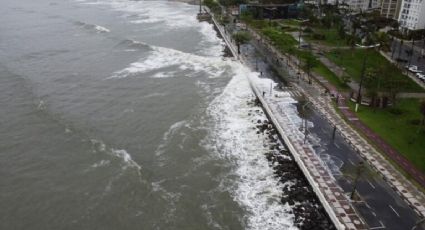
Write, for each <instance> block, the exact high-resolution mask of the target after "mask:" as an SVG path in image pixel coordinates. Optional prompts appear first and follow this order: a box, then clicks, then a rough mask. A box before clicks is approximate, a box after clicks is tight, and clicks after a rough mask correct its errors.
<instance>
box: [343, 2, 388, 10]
mask: <svg viewBox="0 0 425 230" xmlns="http://www.w3.org/2000/svg"><path fill="white" fill-rule="evenodd" d="M340 3H345V4H347V5H348V6H349V8H350V9H351V10H354V11H356V12H359V11H367V10H370V9H377V8H379V7H380V0H342V1H340Z"/></svg>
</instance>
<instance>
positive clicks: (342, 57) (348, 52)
mask: <svg viewBox="0 0 425 230" xmlns="http://www.w3.org/2000/svg"><path fill="white" fill-rule="evenodd" d="M326 57H327V58H329V59H330V60H331V61H332V62H334V63H335V64H337V65H339V66H341V67H343V68H344V69H345V71H346V72H347V74H348V75H349V76H350V77H351V78H352V79H354V80H355V81H357V82H359V81H360V77H361V71H362V67H363V60H364V59H365V58H366V69H370V68H373V69H376V70H379V72H380V74H382V75H383V76H382V83H385V81H386V80H387V79H389V78H391V79H394V80H396V81H397V82H399V83H400V91H402V92H424V89H423V88H422V87H421V86H419V85H418V84H417V83H416V82H414V81H413V80H412V79H410V78H409V77H408V76H406V75H404V74H403V73H402V72H401V70H400V69H398V68H397V66H395V65H394V64H392V63H390V62H389V61H388V60H387V59H385V58H384V57H383V56H382V55H381V54H380V53H379V52H378V51H376V50H365V49H354V50H352V49H336V50H332V51H330V52H328V53H326Z"/></svg>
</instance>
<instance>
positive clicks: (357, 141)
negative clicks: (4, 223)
mask: <svg viewBox="0 0 425 230" xmlns="http://www.w3.org/2000/svg"><path fill="white" fill-rule="evenodd" d="M249 31H250V32H251V33H252V34H254V37H256V38H258V39H259V41H262V42H263V43H264V44H266V47H268V48H269V49H270V50H271V52H272V53H273V54H274V55H276V56H277V57H278V58H279V59H280V60H281V61H282V62H284V63H285V62H286V64H287V67H288V69H290V70H291V71H292V72H293V73H294V74H295V73H296V72H297V71H298V66H297V60H296V57H293V56H286V55H282V54H281V53H280V52H278V51H277V50H276V49H275V48H274V47H273V46H272V45H271V44H270V43H269V42H268V41H267V40H266V39H261V36H259V35H258V34H257V33H256V32H255V31H253V30H249ZM301 75H306V73H304V72H303V71H302V70H301ZM312 77H313V78H314V79H315V80H316V81H313V84H312V85H309V88H308V89H306V88H305V87H302V86H301V85H300V84H293V86H294V87H295V88H297V89H298V90H299V91H301V92H303V93H304V95H305V96H306V97H307V98H308V99H309V101H310V102H311V103H312V104H313V105H314V107H315V108H316V109H318V111H319V112H320V113H321V114H322V115H323V116H324V117H325V118H326V119H327V120H328V121H329V122H330V123H331V124H333V125H334V126H336V127H337V130H338V131H339V132H341V135H342V136H343V137H344V138H345V140H346V141H347V142H348V143H349V144H350V145H351V146H352V147H353V148H354V149H355V150H356V152H357V153H358V154H359V155H360V156H361V157H362V158H363V159H365V160H366V161H367V162H368V163H369V164H370V165H371V166H372V167H373V168H374V169H375V170H376V171H377V172H378V173H379V174H380V175H381V176H382V177H383V178H384V179H385V180H386V181H387V182H388V184H389V185H390V186H391V187H392V188H393V189H394V191H395V192H396V193H397V194H398V195H399V196H400V197H401V198H402V199H403V200H404V201H405V202H406V203H407V204H408V205H409V206H410V207H411V208H412V209H413V210H415V212H416V213H417V214H418V215H419V216H422V217H425V195H424V194H423V193H422V192H421V191H419V190H418V188H417V187H415V186H414V185H413V184H412V183H411V182H410V181H408V180H407V179H406V178H405V176H404V175H402V174H401V173H400V172H399V171H398V170H397V169H395V168H394V166H393V165H391V164H390V163H389V162H388V160H387V159H385V158H384V157H383V156H382V155H381V154H380V153H379V152H378V151H377V150H376V149H375V148H374V147H373V146H372V145H371V144H369V142H367V141H366V140H365V139H364V138H363V137H362V136H361V135H360V134H359V133H358V132H357V131H355V130H354V129H353V127H352V126H350V125H349V124H348V123H347V122H346V121H345V120H344V119H343V118H342V117H341V116H340V115H339V114H338V113H337V111H336V110H335V107H334V102H333V100H332V99H331V98H330V97H323V96H319V97H318V95H320V94H321V93H322V92H324V91H325V89H327V90H328V91H329V92H330V93H331V94H334V95H338V94H339V93H338V91H337V90H336V88H335V87H334V86H333V85H331V84H330V83H329V82H328V81H327V80H326V79H324V78H323V77H321V76H319V75H313V76H312ZM312 89H313V90H312ZM337 107H338V109H339V110H340V111H341V113H342V114H343V116H344V117H345V118H346V119H347V120H348V122H350V123H351V125H353V126H355V127H356V128H357V129H359V130H361V131H362V132H364V133H365V135H366V136H367V137H368V138H370V139H371V140H375V141H376V143H377V145H378V146H382V149H383V150H384V151H386V154H387V155H388V156H389V157H394V159H395V161H397V162H401V166H402V167H403V168H404V169H406V171H407V172H411V173H412V175H415V176H416V178H417V179H418V181H422V180H423V181H424V182H425V180H424V179H425V178H424V175H423V173H421V172H419V171H418V170H416V169H415V167H413V166H412V164H411V163H410V162H408V161H407V160H406V159H405V158H404V157H403V156H401V155H400V154H399V153H398V152H397V151H395V150H394V149H393V148H392V147H391V146H389V145H388V144H387V143H386V142H385V141H384V140H382V138H381V137H379V136H378V135H377V134H376V133H374V132H373V131H372V130H370V129H369V128H368V127H367V126H366V125H364V124H363V123H362V122H361V121H360V120H359V118H358V117H357V116H356V115H355V114H354V113H353V112H352V111H351V110H350V109H349V107H348V104H347V101H346V99H345V97H344V96H343V95H340V96H339V97H338V104H337ZM368 135H369V136H368ZM424 185H425V184H424ZM424 187H425V186H424Z"/></svg>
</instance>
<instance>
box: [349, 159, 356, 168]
mask: <svg viewBox="0 0 425 230" xmlns="http://www.w3.org/2000/svg"><path fill="white" fill-rule="evenodd" d="M348 161H349V162H350V163H351V164H352V165H354V166H355V165H356V164H354V162H353V161H352V160H351V159H350V158H348Z"/></svg>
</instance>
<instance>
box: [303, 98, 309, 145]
mask: <svg viewBox="0 0 425 230" xmlns="http://www.w3.org/2000/svg"><path fill="white" fill-rule="evenodd" d="M310 103H311V101H308V102H307V103H305V104H304V105H303V107H302V111H303V113H304V114H303V118H304V144H305V142H306V141H307V134H308V130H307V118H306V116H307V115H306V113H305V107H306V106H307V105H308V104H310ZM301 126H302V123H301Z"/></svg>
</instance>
